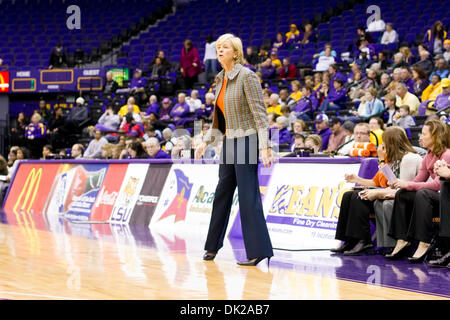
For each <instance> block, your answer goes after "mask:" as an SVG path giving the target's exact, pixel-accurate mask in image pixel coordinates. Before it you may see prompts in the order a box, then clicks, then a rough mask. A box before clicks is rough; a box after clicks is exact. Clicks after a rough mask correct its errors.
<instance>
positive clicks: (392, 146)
mask: <svg viewBox="0 0 450 320" xmlns="http://www.w3.org/2000/svg"><path fill="white" fill-rule="evenodd" d="M383 141H384V143H383V144H381V145H380V146H379V147H378V159H379V162H380V165H383V166H384V165H386V164H388V165H389V166H390V167H391V170H392V172H393V173H394V175H395V176H396V177H400V178H402V179H404V180H405V181H408V180H411V179H412V178H413V177H414V176H415V174H416V173H417V172H418V170H419V167H420V163H421V161H422V159H421V157H420V156H419V155H418V154H417V152H416V151H415V150H414V148H413V147H412V145H411V143H410V142H409V140H408V137H407V136H406V133H405V130H403V129H402V128H400V127H389V128H388V129H386V131H385V132H384V133H383ZM345 180H346V181H347V182H350V183H356V184H358V185H360V186H362V187H369V188H374V189H366V188H362V190H361V189H360V188H358V189H356V188H355V190H353V191H348V192H346V193H345V194H344V196H343V198H342V202H341V211H340V213H339V220H338V225H337V228H336V239H338V240H342V241H343V243H342V244H341V245H340V246H339V247H338V248H336V249H332V250H331V252H334V253H343V254H344V255H359V254H361V253H364V252H367V251H369V250H372V249H373V243H372V241H371V235H370V225H369V215H370V213H372V212H374V202H375V200H377V199H386V198H389V197H392V196H391V195H393V194H395V192H396V190H393V189H390V188H387V187H388V180H387V178H386V177H385V176H384V175H383V173H382V171H381V169H380V170H379V171H378V172H377V174H376V175H375V176H374V177H373V178H372V179H363V178H361V177H358V176H357V175H355V174H346V175H345ZM378 227H379V226H378V224H377V229H378ZM380 233H381V236H382V238H383V239H384V238H386V235H385V234H387V232H386V224H385V223H382V224H380Z"/></svg>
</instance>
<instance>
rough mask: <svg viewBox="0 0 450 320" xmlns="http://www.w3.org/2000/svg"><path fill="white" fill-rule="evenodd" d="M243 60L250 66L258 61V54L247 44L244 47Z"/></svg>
mask: <svg viewBox="0 0 450 320" xmlns="http://www.w3.org/2000/svg"><path fill="white" fill-rule="evenodd" d="M244 58H245V60H246V61H247V62H248V63H249V64H250V65H252V66H256V65H257V64H258V63H259V57H258V54H257V53H256V52H255V51H254V48H253V47H252V46H248V47H247V48H246V49H245V56H244Z"/></svg>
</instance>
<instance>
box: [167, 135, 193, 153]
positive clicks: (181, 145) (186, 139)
mask: <svg viewBox="0 0 450 320" xmlns="http://www.w3.org/2000/svg"><path fill="white" fill-rule="evenodd" d="M190 149H191V137H190V136H188V135H182V136H180V137H178V138H177V142H176V144H175V146H174V147H173V148H172V151H171V158H172V159H180V158H183V151H184V150H190Z"/></svg>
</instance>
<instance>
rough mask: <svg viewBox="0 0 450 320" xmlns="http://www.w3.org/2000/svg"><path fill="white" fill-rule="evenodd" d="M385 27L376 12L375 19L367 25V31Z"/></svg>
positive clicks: (376, 30) (381, 29) (378, 30)
mask: <svg viewBox="0 0 450 320" xmlns="http://www.w3.org/2000/svg"><path fill="white" fill-rule="evenodd" d="M385 29H386V23H385V22H384V21H383V19H381V18H380V15H378V14H376V15H375V19H374V20H373V21H372V22H371V23H369V25H368V26H367V30H366V31H367V32H380V31H384V30H385Z"/></svg>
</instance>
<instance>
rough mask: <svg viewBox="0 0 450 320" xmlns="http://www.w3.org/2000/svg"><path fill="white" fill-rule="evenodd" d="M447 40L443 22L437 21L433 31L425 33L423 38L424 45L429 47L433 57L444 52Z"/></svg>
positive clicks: (432, 28)
mask: <svg viewBox="0 0 450 320" xmlns="http://www.w3.org/2000/svg"><path fill="white" fill-rule="evenodd" d="M445 39H447V32H446V31H445V28H444V25H443V24H442V22H441V21H436V22H435V23H434V24H433V26H432V27H431V29H428V30H427V32H425V35H424V37H423V41H422V42H423V43H424V44H425V45H426V46H427V48H428V51H430V52H431V54H432V55H436V54H439V53H442V52H443V44H444V40H445Z"/></svg>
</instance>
